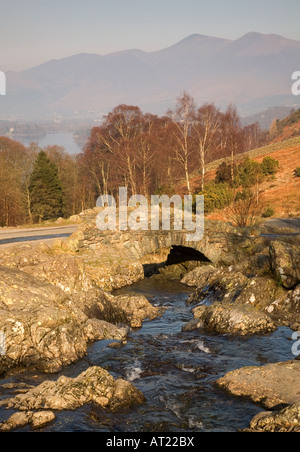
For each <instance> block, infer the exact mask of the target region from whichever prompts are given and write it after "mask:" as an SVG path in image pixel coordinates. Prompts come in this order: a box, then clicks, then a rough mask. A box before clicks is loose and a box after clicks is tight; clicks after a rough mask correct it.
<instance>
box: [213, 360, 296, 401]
mask: <svg viewBox="0 0 300 452" xmlns="http://www.w3.org/2000/svg"><path fill="white" fill-rule="evenodd" d="M216 383H217V385H218V386H219V387H220V388H222V389H223V390H225V391H227V392H229V393H230V394H232V395H235V396H238V397H247V398H249V399H250V400H251V401H252V402H254V403H257V404H259V405H262V406H263V407H265V408H267V409H274V408H275V407H277V406H278V405H282V404H283V405H287V404H288V405H290V404H293V403H295V402H297V401H298V400H299V396H300V361H297V360H295V361H287V362H282V363H276V364H268V365H266V366H262V367H254V366H253V367H244V368H241V369H238V370H235V371H232V372H229V373H227V374H226V375H224V376H223V377H221V378H220V379H219V380H217V382H216Z"/></svg>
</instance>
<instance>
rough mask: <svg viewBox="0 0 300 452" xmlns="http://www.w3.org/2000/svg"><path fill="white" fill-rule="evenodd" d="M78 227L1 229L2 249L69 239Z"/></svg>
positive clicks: (0, 243) (0, 245)
mask: <svg viewBox="0 0 300 452" xmlns="http://www.w3.org/2000/svg"><path fill="white" fill-rule="evenodd" d="M76 229H77V226H56V227H46V228H28V229H23V228H2V229H0V247H7V246H12V245H17V244H21V243H26V242H35V243H38V242H47V243H48V242H51V241H53V240H54V239H55V238H59V237H61V238H63V237H69V236H70V235H71V234H72V233H73V232H75V231H76Z"/></svg>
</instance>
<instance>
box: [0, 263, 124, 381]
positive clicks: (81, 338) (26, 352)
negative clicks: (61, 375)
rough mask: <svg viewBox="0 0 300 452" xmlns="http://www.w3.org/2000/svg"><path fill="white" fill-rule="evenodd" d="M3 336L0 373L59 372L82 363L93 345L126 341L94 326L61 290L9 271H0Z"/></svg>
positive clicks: (102, 324) (97, 323)
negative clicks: (15, 369) (22, 369)
mask: <svg viewBox="0 0 300 452" xmlns="http://www.w3.org/2000/svg"><path fill="white" fill-rule="evenodd" d="M0 331H1V333H2V336H4V338H5V351H4V353H2V356H0V373H3V372H4V371H6V370H7V369H9V368H10V367H16V366H20V365H22V366H35V367H36V368H38V369H39V370H41V371H43V372H57V371H58V370H60V369H61V368H62V367H63V366H66V365H68V364H70V363H72V362H74V361H77V360H78V359H80V358H82V357H83V356H84V355H85V353H86V350H87V344H88V342H89V341H91V340H100V339H104V338H106V339H108V338H109V339H123V338H124V336H125V335H126V331H125V330H119V329H117V328H116V327H115V326H112V328H110V327H109V325H108V324H107V322H103V321H102V322H101V321H100V320H98V321H93V322H91V320H90V319H89V318H88V317H87V316H86V315H85V314H84V313H83V311H82V310H81V309H79V308H78V307H77V306H76V303H74V301H73V300H72V299H70V298H69V297H68V295H67V294H66V293H65V292H63V291H62V290H60V289H59V288H58V287H55V286H51V285H50V284H46V283H44V282H42V281H39V280H37V279H36V278H33V277H32V276H30V275H28V274H26V273H24V272H22V271H19V270H16V269H9V268H5V267H0Z"/></svg>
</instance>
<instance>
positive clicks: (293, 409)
mask: <svg viewBox="0 0 300 452" xmlns="http://www.w3.org/2000/svg"><path fill="white" fill-rule="evenodd" d="M245 431H247V432H265V433H274V432H275V433H287V432H294V433H296V432H297V433H299V432H300V400H299V401H298V402H295V403H293V404H292V405H289V406H287V407H285V408H283V409H282V410H280V411H275V412H272V411H264V412H261V413H259V414H257V415H256V416H255V417H254V418H253V419H252V421H251V422H250V426H249V428H248V429H246V430H245Z"/></svg>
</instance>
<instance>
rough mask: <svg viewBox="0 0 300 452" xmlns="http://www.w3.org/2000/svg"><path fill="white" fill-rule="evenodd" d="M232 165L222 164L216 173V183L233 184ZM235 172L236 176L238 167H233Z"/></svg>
mask: <svg viewBox="0 0 300 452" xmlns="http://www.w3.org/2000/svg"><path fill="white" fill-rule="evenodd" d="M231 169H232V168H231V165H228V164H227V163H226V162H223V163H221V165H219V167H218V169H217V171H216V178H215V182H216V183H217V184H220V183H224V182H225V183H228V184H231V183H232V180H231ZM233 172H234V174H236V165H234V166H233Z"/></svg>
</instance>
